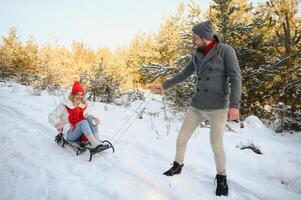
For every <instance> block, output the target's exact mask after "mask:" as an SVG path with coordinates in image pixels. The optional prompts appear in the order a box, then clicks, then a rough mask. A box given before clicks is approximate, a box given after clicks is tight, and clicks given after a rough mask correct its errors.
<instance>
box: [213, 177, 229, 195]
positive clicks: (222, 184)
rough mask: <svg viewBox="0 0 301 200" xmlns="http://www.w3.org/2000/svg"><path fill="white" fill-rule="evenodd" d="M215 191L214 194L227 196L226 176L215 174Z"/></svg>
mask: <svg viewBox="0 0 301 200" xmlns="http://www.w3.org/2000/svg"><path fill="white" fill-rule="evenodd" d="M215 178H216V182H217V185H216V191H215V194H216V196H221V195H224V196H228V184H227V178H226V176H224V175H219V174H217V175H216V177H215Z"/></svg>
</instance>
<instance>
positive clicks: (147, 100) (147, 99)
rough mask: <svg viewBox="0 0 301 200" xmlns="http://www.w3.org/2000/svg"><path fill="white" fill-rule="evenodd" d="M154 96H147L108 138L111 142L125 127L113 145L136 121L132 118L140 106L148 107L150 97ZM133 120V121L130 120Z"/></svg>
mask: <svg viewBox="0 0 301 200" xmlns="http://www.w3.org/2000/svg"><path fill="white" fill-rule="evenodd" d="M153 96H154V95H153V94H149V95H148V96H147V97H146V99H145V100H144V101H143V102H141V103H140V104H139V106H138V107H137V109H136V110H135V111H134V112H133V113H132V114H131V115H130V116H129V117H128V118H127V119H126V120H125V122H124V123H123V124H122V126H121V127H120V128H119V129H118V130H117V131H116V132H115V133H114V135H113V136H112V137H111V138H110V140H111V141H112V140H113V139H114V138H115V137H116V136H117V135H118V134H119V133H120V131H121V130H122V129H123V128H124V127H126V129H125V130H124V131H123V133H122V134H121V135H120V136H119V137H118V138H117V139H116V141H115V144H116V143H117V142H118V141H119V140H120V138H121V137H122V136H123V135H124V134H125V133H126V131H127V130H128V129H129V128H130V127H131V125H132V124H133V123H134V122H135V121H136V119H137V118H136V117H135V118H133V116H135V115H136V113H137V112H138V111H139V109H140V108H141V107H142V105H144V107H146V106H147V105H148V103H149V102H150V101H151V99H152V97H153ZM132 118H133V119H132Z"/></svg>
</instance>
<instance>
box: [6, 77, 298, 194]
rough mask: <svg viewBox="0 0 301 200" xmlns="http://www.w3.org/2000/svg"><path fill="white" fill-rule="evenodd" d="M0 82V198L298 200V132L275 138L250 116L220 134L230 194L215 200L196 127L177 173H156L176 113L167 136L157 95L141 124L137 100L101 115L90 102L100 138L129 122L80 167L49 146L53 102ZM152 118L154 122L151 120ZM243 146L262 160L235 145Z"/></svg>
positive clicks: (171, 148)
mask: <svg viewBox="0 0 301 200" xmlns="http://www.w3.org/2000/svg"><path fill="white" fill-rule="evenodd" d="M0 84H1V86H0V127H1V130H0V141H1V145H0V188H1V189H0V200H11V199H13V200H16V199H18V200H19V199H20V200H27V199H28V200H29V199H30V200H32V199H53V200H60V199H64V200H68V199H70V200H77V199H80V200H85V199H87V200H93V199H101V200H117V199H125V200H127V199H129V200H136V199H137V200H138V199H139V200H140V199H141V200H161V199H162V200H167V199H170V200H182V199H185V200H186V199H188V200H194V199H195V200H200V199H202V200H208V199H237V200H243V199H250V200H255V199H263V200H271V199H279V200H284V199H286V200H293V199H296V200H297V199H301V170H300V168H301V156H300V155H301V149H300V145H301V134H300V133H298V134H293V135H290V134H286V135H280V134H277V135H276V134H275V133H274V132H273V131H272V130H270V129H268V128H266V127H265V126H264V125H263V124H262V123H261V121H260V120H259V119H258V118H256V117H255V116H250V117H249V118H247V119H246V120H245V122H244V123H245V128H244V129H239V128H237V127H236V129H237V130H238V131H239V133H234V132H226V133H225V141H224V144H225V150H226V153H227V168H228V179H229V187H230V194H229V196H228V197H216V196H215V194H214V176H215V167H214V161H213V155H212V152H211V149H210V145H209V135H208V133H209V129H207V128H199V129H198V130H197V131H196V133H195V134H194V135H193V137H192V138H191V140H190V141H189V145H188V149H187V154H186V160H185V167H184V170H183V172H182V174H181V175H178V176H174V177H171V178H169V177H165V176H163V175H162V172H163V171H165V170H166V169H168V168H169V167H170V164H171V163H172V161H173V157H174V152H175V139H176V135H177V132H178V131H179V128H180V125H181V117H182V116H183V115H182V114H179V115H178V116H177V117H175V118H173V119H172V121H171V123H170V125H171V129H170V132H169V133H168V131H167V124H168V123H167V122H166V121H164V116H163V112H162V109H161V107H162V104H161V99H160V97H159V96H155V97H153V98H152V99H151V100H150V101H149V103H148V104H147V106H146V108H145V113H144V114H143V119H136V118H137V114H133V113H135V111H136V109H137V107H138V106H139V105H141V104H142V106H141V108H143V107H144V104H143V103H142V102H139V101H138V102H134V103H133V104H132V105H131V106H130V107H129V108H125V107H118V106H114V105H108V109H107V110H105V109H104V108H105V105H104V104H101V103H94V104H93V105H92V106H93V108H94V111H95V114H97V115H99V116H100V117H101V120H102V123H101V125H100V126H99V129H100V130H101V137H102V138H103V139H111V138H112V136H113V135H114V134H115V133H116V132H117V131H118V130H119V128H120V127H122V125H124V124H125V123H126V122H127V120H130V122H131V120H135V119H136V120H135V121H134V123H133V124H132V126H130V127H129V129H128V130H127V131H126V132H124V131H123V130H121V131H120V132H119V134H118V135H116V136H115V137H114V138H113V139H112V142H113V143H114V144H115V148H116V152H115V153H111V152H105V153H102V154H99V155H96V156H95V157H94V158H93V160H92V162H87V159H88V156H87V155H86V154H84V155H80V156H79V157H77V156H75V154H74V152H73V151H72V150H71V148H70V147H68V146H67V147H65V148H61V147H60V146H58V145H57V144H56V143H55V142H54V140H53V139H54V136H55V135H56V132H55V130H54V128H53V127H51V126H50V125H49V124H48V122H47V115H48V113H49V112H50V111H51V110H52V109H53V108H54V107H55V105H56V104H57V103H58V102H59V98H58V97H55V96H51V95H48V94H43V95H42V96H32V95H31V89H30V88H29V87H24V86H20V85H16V84H12V86H10V85H9V84H4V83H0ZM156 112H160V114H159V116H152V117H151V116H150V113H156ZM169 116H171V114H169ZM126 128H127V127H126V126H125V127H124V130H125V129H126ZM122 134H124V135H123V136H122V137H121V138H120V140H118V138H119V137H120V136H121V135H122ZM117 140H118V141H117ZM116 141H117V143H116ZM250 142H252V143H254V144H255V145H256V146H259V147H260V149H261V150H262V151H263V155H258V154H255V153H254V152H252V151H251V150H240V149H239V148H237V147H236V146H241V145H244V144H247V143H250Z"/></svg>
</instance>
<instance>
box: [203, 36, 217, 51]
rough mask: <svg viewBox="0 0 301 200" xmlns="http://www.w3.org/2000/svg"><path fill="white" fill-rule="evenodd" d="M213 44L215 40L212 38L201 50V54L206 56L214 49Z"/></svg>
mask: <svg viewBox="0 0 301 200" xmlns="http://www.w3.org/2000/svg"><path fill="white" fill-rule="evenodd" d="M215 43H216V39H215V38H213V39H212V40H211V41H210V43H209V44H208V45H207V46H205V47H204V48H203V50H202V52H203V54H204V55H206V54H207V53H208V52H209V51H210V50H211V49H212V48H213V47H214V45H215Z"/></svg>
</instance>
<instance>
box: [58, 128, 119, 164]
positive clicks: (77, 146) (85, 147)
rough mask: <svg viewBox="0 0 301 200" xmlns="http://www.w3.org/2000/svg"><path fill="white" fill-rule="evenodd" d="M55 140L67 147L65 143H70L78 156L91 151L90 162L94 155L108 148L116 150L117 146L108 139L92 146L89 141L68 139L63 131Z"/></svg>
mask: <svg viewBox="0 0 301 200" xmlns="http://www.w3.org/2000/svg"><path fill="white" fill-rule="evenodd" d="M55 141H56V142H57V143H58V144H61V146H62V147H65V144H67V145H69V146H71V147H72V149H73V151H74V152H75V154H76V156H78V155H80V154H82V153H84V152H86V151H89V154H90V156H89V162H90V161H91V160H92V157H93V155H95V154H97V153H100V152H103V151H106V150H108V149H112V152H113V153H114V152H115V148H114V146H113V145H112V143H111V142H109V141H108V140H104V141H101V144H102V145H101V146H98V147H96V148H91V147H90V143H89V142H82V141H78V142H70V141H67V140H66V139H65V138H64V137H63V134H62V133H59V134H57V136H56V137H55Z"/></svg>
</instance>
